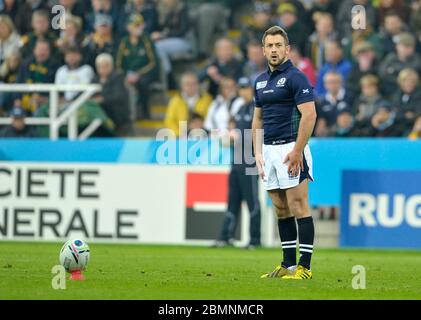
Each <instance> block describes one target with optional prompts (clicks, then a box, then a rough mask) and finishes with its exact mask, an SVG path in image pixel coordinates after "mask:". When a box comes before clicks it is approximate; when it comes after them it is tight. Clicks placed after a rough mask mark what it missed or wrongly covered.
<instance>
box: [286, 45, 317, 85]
mask: <svg viewBox="0 0 421 320" xmlns="http://www.w3.org/2000/svg"><path fill="white" fill-rule="evenodd" d="M289 59H290V60H291V62H292V64H293V65H294V66H296V67H297V68H298V69H299V70H301V71H302V72H303V73H304V74H305V75H306V76H307V78H308V80H309V81H310V83H311V85H312V86H313V87H314V86H315V85H316V71H315V70H314V66H313V64H312V63H311V60H310V59H309V58H307V57H304V56H303V55H302V54H301V52H300V50H299V49H298V48H297V47H295V46H291V49H290V52H289Z"/></svg>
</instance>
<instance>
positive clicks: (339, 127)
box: [331, 109, 362, 138]
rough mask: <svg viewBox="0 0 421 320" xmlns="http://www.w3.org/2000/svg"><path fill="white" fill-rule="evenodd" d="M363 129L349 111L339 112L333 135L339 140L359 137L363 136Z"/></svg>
mask: <svg viewBox="0 0 421 320" xmlns="http://www.w3.org/2000/svg"><path fill="white" fill-rule="evenodd" d="M361 134H362V133H361V128H360V127H359V123H358V122H357V121H356V119H355V118H354V115H353V114H352V112H351V111H350V110H349V109H344V110H342V111H340V112H339V114H338V117H337V118H336V125H335V126H334V128H333V130H332V132H331V135H332V136H334V137H337V138H347V137H359V136H361Z"/></svg>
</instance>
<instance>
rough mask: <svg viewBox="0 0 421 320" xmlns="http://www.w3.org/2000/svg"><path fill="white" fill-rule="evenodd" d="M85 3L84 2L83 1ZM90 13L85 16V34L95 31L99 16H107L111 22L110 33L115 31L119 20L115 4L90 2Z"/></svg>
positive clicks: (102, 1)
mask: <svg viewBox="0 0 421 320" xmlns="http://www.w3.org/2000/svg"><path fill="white" fill-rule="evenodd" d="M84 1H85V0H84ZM91 5H92V11H91V12H89V13H88V14H87V15H86V19H85V25H84V28H85V33H87V34H90V33H94V32H96V31H97V20H98V15H99V16H104V15H105V16H108V17H109V18H110V20H111V23H110V26H111V28H112V29H111V33H114V32H116V31H117V25H118V24H117V21H118V19H119V15H120V11H119V10H118V6H117V3H113V1H112V0H91ZM94 60H95V59H94Z"/></svg>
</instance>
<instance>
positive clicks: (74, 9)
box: [58, 0, 86, 26]
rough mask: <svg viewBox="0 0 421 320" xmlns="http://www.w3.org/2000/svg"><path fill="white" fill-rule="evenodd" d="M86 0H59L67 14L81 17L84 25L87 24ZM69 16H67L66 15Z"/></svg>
mask: <svg viewBox="0 0 421 320" xmlns="http://www.w3.org/2000/svg"><path fill="white" fill-rule="evenodd" d="M83 2H84V1H79V0H59V1H58V4H59V5H62V6H63V7H64V9H65V10H66V15H68V16H74V17H79V18H80V19H81V20H82V26H83V25H85V16H86V14H85V10H86V8H85V6H84V5H83ZM66 18H67V17H66Z"/></svg>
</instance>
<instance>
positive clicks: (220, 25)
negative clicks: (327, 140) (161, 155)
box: [0, 0, 421, 138]
mask: <svg viewBox="0 0 421 320" xmlns="http://www.w3.org/2000/svg"><path fill="white" fill-rule="evenodd" d="M56 4H60V5H62V6H64V7H65V9H66V14H65V19H64V20H65V28H60V27H63V25H60V26H54V24H53V23H52V21H54V16H55V15H56V14H53V13H52V10H51V8H52V7H53V6H54V5H56ZM355 5H362V6H364V7H365V17H366V21H365V26H364V28H362V29H360V28H357V29H353V27H352V25H353V24H352V20H353V16H352V12H353V10H352V9H353V7H354V6H355ZM274 24H277V25H280V26H282V27H283V28H284V29H285V30H286V31H287V33H288V35H289V38H290V43H291V53H290V59H291V61H292V62H293V63H294V65H295V66H296V67H297V68H299V69H300V70H302V71H303V72H304V73H305V74H306V75H307V77H308V78H309V80H310V81H311V83H312V84H313V85H314V88H315V94H316V98H317V101H316V105H317V110H318V121H317V125H316V128H315V131H314V135H315V136H317V137H404V136H405V137H407V136H409V137H411V138H418V137H420V136H421V87H420V74H421V73H420V72H421V44H420V42H421V0H371V1H370V0H344V1H335V0H302V1H298V0H273V1H247V0H232V1H228V0H217V1H203V0H189V1H187V0H186V1H182V0H119V1H117V0H85V1H82V0H57V1H47V0H45V1H44V0H0V81H1V82H2V83H57V84H88V83H100V84H102V86H103V87H102V88H103V89H102V92H100V93H99V94H97V95H95V96H94V97H93V98H92V99H90V100H89V101H88V102H86V103H85V105H84V106H83V108H82V109H81V111H80V112H79V114H78V116H79V117H80V119H79V125H80V126H82V127H83V126H84V125H86V126H87V125H88V124H89V121H90V119H91V118H92V117H94V118H98V117H99V118H101V119H103V125H102V127H101V130H99V131H97V132H96V135H100V136H133V135H134V134H135V133H134V123H135V122H136V120H145V119H151V99H150V97H151V92H153V90H157V88H158V90H163V91H164V92H167V90H169V89H173V90H177V92H178V93H177V94H175V95H173V96H172V98H171V99H170V101H169V104H168V106H167V109H166V116H165V121H164V123H165V127H167V128H169V129H171V130H172V131H173V132H174V134H175V135H176V136H184V135H185V134H187V135H188V134H189V132H190V131H191V130H193V129H198V128H202V129H204V130H206V131H211V130H212V129H228V128H229V127H230V125H231V120H232V119H233V118H234V117H235V114H236V112H238V110H240V108H241V106H242V105H244V104H247V103H249V102H250V101H246V100H250V98H249V94H248V93H247V94H245V96H244V95H240V94H239V86H238V80H239V79H242V78H244V77H247V78H248V79H249V80H250V82H251V83H254V80H255V79H256V77H257V75H258V74H259V73H262V72H265V71H266V70H267V65H266V60H265V58H264V57H263V55H262V44H261V39H262V36H263V33H264V31H265V30H266V29H267V28H269V27H270V26H272V25H274ZM235 31H236V32H235ZM178 61H189V62H190V66H191V67H189V68H187V70H183V72H181V74H178V72H179V71H177V70H176V69H175V67H174V66H175V65H176V64H177V62H178ZM240 91H241V90H240ZM78 94H79V93H77V92H66V93H65V94H63V95H61V96H60V108H61V110H65V109H66V107H67V106H68V105H69V103H70V102H71V101H72V100H74V99H75V97H77V96H78ZM133 97H134V98H133ZM133 99H134V101H132V100H133ZM133 106H134V107H133ZM1 114H2V115H3V116H7V115H11V116H12V118H13V119H16V122H17V123H18V124H19V125H17V127H16V128H15V129H16V130H15V131H16V132H19V133H21V134H22V135H24V136H33V135H36V134H38V135H42V131H41V130H38V131H37V132H36V133H35V132H34V131H33V130H29V129H28V128H25V125H24V124H22V123H23V121H18V120H20V119H21V118H23V117H28V116H42V117H47V116H48V114H49V107H48V94H43V93H21V94H17V93H7V92H6V93H0V116H1ZM181 121H186V122H187V123H188V128H187V132H186V133H183V132H182V131H180V122H181ZM12 126H13V125H12ZM22 127H24V128H25V129H24V130H23V129H22ZM19 128H20V129H19ZM12 129H13V128H12ZM13 132H14V131H13V130H11V128H10V127H9V128H5V129H4V130H3V133H2V135H3V136H6V135H8V136H10V135H12V136H13ZM23 132H24V133H23ZM16 134H17V133H16ZM62 134H65V133H64V132H62Z"/></svg>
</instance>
